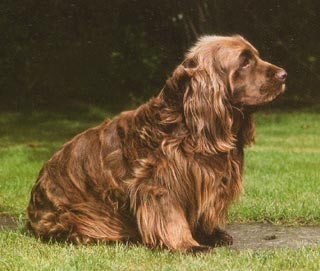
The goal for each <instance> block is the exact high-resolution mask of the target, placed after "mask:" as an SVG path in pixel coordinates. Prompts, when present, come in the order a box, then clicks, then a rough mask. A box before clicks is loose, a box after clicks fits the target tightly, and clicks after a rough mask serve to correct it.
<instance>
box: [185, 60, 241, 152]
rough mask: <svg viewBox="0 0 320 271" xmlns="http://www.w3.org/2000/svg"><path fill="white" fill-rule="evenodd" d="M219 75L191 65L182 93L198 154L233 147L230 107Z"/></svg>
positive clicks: (188, 125)
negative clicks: (190, 74)
mask: <svg viewBox="0 0 320 271" xmlns="http://www.w3.org/2000/svg"><path fill="white" fill-rule="evenodd" d="M221 74H222V72H221V73H220V72H219V71H214V70H213V69H204V68H201V67H199V66H198V67H196V68H192V77H191V79H190V82H189V84H188V85H187V88H186V90H185V93H184V98H183V107H184V109H183V110H184V116H185V122H186V125H187V127H188V129H189V131H190V132H191V137H192V139H193V144H194V145H195V151H196V152H199V153H207V154H213V153H219V152H227V151H229V150H230V149H232V148H233V147H234V141H235V139H234V137H233V135H232V131H231V127H232V108H231V105H230V103H229V99H228V95H227V86H226V82H225V79H223V78H222V76H221Z"/></svg>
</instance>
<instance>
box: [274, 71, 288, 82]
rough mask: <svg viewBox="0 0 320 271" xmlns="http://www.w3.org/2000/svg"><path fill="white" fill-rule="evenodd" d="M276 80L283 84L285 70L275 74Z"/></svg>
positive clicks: (285, 76) (285, 75)
mask: <svg viewBox="0 0 320 271" xmlns="http://www.w3.org/2000/svg"><path fill="white" fill-rule="evenodd" d="M276 78H277V79H278V80H280V81H282V82H284V81H285V80H286V78H287V72H286V71H285V70H280V71H278V72H277V73H276Z"/></svg>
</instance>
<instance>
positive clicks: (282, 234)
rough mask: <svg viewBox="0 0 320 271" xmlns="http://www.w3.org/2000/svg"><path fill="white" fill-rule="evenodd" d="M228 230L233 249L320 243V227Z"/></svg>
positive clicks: (2, 220) (8, 221) (11, 223)
mask: <svg viewBox="0 0 320 271" xmlns="http://www.w3.org/2000/svg"><path fill="white" fill-rule="evenodd" d="M17 225H18V221H17V219H15V218H13V217H11V216H6V215H3V216H1V215H0V230H14V229H16V228H17ZM226 230H227V231H228V233H230V234H231V235H232V236H233V240H234V243H233V245H232V246H231V248H233V249H245V248H250V249H260V248H264V249H265V248H267V249H275V248H284V247H289V248H299V247H302V246H309V245H312V244H316V243H320V226H278V225H272V224H233V225H228V226H227V228H226Z"/></svg>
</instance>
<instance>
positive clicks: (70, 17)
mask: <svg viewBox="0 0 320 271" xmlns="http://www.w3.org/2000/svg"><path fill="white" fill-rule="evenodd" d="M319 3H320V1H319V0H281V1H279V0H278V1H276V0H269V1H256V0H249V1H238V0H233V1H231V0H229V1H228V0H227V1H226V0H198V1H195V0H193V1H191V0H186V1H182V0H157V1H155V0H148V1H146V0H144V1H142V0H140V1H133V0H131V1H128V0H126V1H124V0H114V1H108V0H107V1H97V0H92V1H87V0H77V1H75V0H74V1H71V0H69V1H66V0H55V1H53V0H45V1H44V0H41V1H40V0H24V1H17V0H2V1H1V2H0V91H1V92H0V95H1V96H0V98H1V99H0V108H1V109H3V110H19V109H21V108H32V109H38V108H39V109H40V108H57V107H61V106H64V107H65V106H73V105H77V104H80V105H81V104H82V105H83V104H85V105H92V104H96V105H101V106H114V107H118V108H124V107H126V106H128V105H132V104H134V103H138V102H141V101H144V100H146V99H148V98H149V97H150V96H152V95H153V94H154V93H156V92H157V91H159V90H160V89H161V87H162V85H163V84H164V81H165V79H166V77H167V76H168V75H170V73H171V72H172V70H173V69H174V68H175V66H176V65H177V64H178V63H179V62H180V61H181V60H182V58H183V55H184V53H185V51H186V49H187V48H189V47H190V46H191V45H192V43H193V42H194V41H195V40H196V38H197V37H198V36H199V35H202V34H220V35H230V34H241V35H243V36H244V37H245V38H247V39H248V40H249V41H251V43H253V44H254V45H255V47H257V48H258V49H259V51H260V54H261V55H262V57H263V58H265V59H267V60H268V61H270V62H273V63H274V64H277V65H280V66H282V67H284V68H285V69H286V70H287V71H288V73H289V77H288V84H287V86H288V87H287V92H286V94H285V95H284V97H283V98H282V99H281V101H279V106H293V107H295V106H301V105H303V106H306V105H307V106H309V105H312V104H319V102H320V89H319V83H320V76H319V72H320V49H319V48H320V20H319V16H320V12H319V11H320V4H319Z"/></svg>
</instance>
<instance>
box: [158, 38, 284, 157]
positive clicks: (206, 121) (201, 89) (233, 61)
mask: <svg viewBox="0 0 320 271" xmlns="http://www.w3.org/2000/svg"><path fill="white" fill-rule="evenodd" d="M286 76H287V73H286V72H285V70H283V69H282V68H279V67H277V66H275V65H272V64H270V63H268V62H265V61H263V60H262V59H261V58H260V57H259V53H258V51H257V50H256V49H255V48H254V47H253V46H252V45H251V44H250V43H249V42H248V41H246V40H245V39H244V38H242V37H241V36H232V37H220V36H204V37H202V38H200V39H199V41H198V42H197V43H196V44H195V46H194V47H192V48H191V49H190V51H189V52H188V53H187V54H186V58H185V60H184V61H183V62H182V64H181V65H179V66H178V67H177V68H176V70H175V71H174V73H173V76H172V77H171V78H170V79H169V80H168V81H167V84H166V87H165V89H164V93H165V94H164V95H165V96H166V97H167V98H168V100H170V101H177V100H181V98H182V99H183V103H182V104H183V112H184V117H185V123H186V125H187V127H188V129H189V131H190V132H191V135H192V136H193V138H194V141H195V142H197V143H196V145H197V147H196V151H199V152H202V153H204V152H206V153H217V152H225V151H228V150H230V149H231V148H233V147H234V145H235V142H236V140H237V139H236V137H237V136H238V135H235V134H234V133H235V132H234V129H233V130H232V127H235V125H234V124H235V122H236V121H237V120H236V119H235V118H234V115H233V112H234V109H235V108H236V109H237V110H239V111H246V109H247V108H252V107H256V106H260V105H262V104H266V103H268V102H271V101H272V100H273V99H275V98H276V97H277V96H278V95H279V94H280V93H282V92H283V91H284V87H285V85H284V82H285V79H286ZM244 122H247V123H244ZM243 123H244V124H243ZM236 126H237V125H236ZM240 126H241V127H242V130H243V131H242V134H243V139H242V142H243V144H244V145H246V144H250V143H251V142H253V138H254V123H253V118H252V117H250V116H244V120H243V121H242V124H241V125H240V124H239V125H238V127H240Z"/></svg>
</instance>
